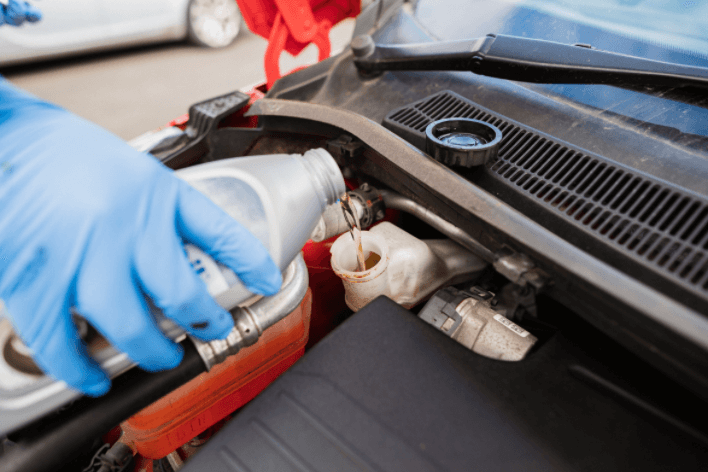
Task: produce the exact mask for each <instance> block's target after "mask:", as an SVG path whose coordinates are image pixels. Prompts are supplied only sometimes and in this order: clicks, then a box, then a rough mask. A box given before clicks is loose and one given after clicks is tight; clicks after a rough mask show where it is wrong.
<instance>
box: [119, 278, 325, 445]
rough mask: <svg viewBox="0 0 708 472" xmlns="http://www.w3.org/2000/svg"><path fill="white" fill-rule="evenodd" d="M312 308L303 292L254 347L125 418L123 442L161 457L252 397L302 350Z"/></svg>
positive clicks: (294, 359)
mask: <svg viewBox="0 0 708 472" xmlns="http://www.w3.org/2000/svg"><path fill="white" fill-rule="evenodd" d="M311 307H312V292H311V290H308V291H307V294H306V295H305V298H304V299H303V301H302V303H301V304H300V306H299V307H298V308H297V309H296V310H295V311H293V312H292V313H290V314H289V315H288V316H286V317H285V318H283V319H282V320H280V321H279V322H278V323H276V324H275V325H273V326H272V327H271V328H270V329H268V330H266V331H264V332H263V335H262V336H261V338H260V339H259V340H258V342H256V343H255V344H254V345H252V346H250V347H247V348H244V349H242V350H241V351H240V352H239V353H238V354H236V355H234V356H231V357H230V358H228V359H227V360H226V361H224V362H223V363H221V364H219V365H217V366H215V367H214V368H212V369H211V371H209V372H207V373H204V374H201V375H200V376H199V377H197V378H195V379H192V380H191V381H190V382H188V383H187V384H185V385H183V386H182V387H180V388H178V389H177V390H175V391H173V392H172V393H170V394H169V395H166V396H164V397H163V398H161V399H160V400H158V401H156V402H155V403H153V404H152V405H150V406H148V407H147V408H144V409H143V410H142V411H140V412H138V413H137V414H135V415H133V416H132V417H131V418H129V419H128V420H126V421H124V422H123V423H122V424H121V428H122V429H123V433H124V436H123V439H122V441H123V442H125V443H127V444H129V445H131V447H132V448H133V449H134V450H135V451H137V452H138V453H139V454H141V455H143V456H145V457H148V458H152V459H160V458H162V457H165V456H166V455H167V454H169V453H170V452H172V451H174V450H175V449H177V448H178V447H180V446H181V445H183V444H184V443H186V442H187V441H189V440H190V439H192V438H194V437H195V436H197V435H198V434H200V433H202V432H203V431H205V430H206V429H207V428H209V427H210V426H212V425H214V424H216V423H217V422H218V421H220V420H222V419H223V418H225V417H226V416H227V415H229V414H230V413H233V412H234V411H235V410H237V409H238V408H240V407H242V406H243V405H244V404H246V403H247V402H249V401H250V400H252V399H253V398H254V397H255V396H256V395H258V394H259V393H260V392H261V391H262V390H263V389H264V388H265V387H267V386H268V385H269V384H270V383H271V382H272V381H273V380H275V379H276V378H277V377H278V376H279V375H280V374H282V373H283V372H285V370H286V369H288V367H290V366H291V365H292V364H294V363H295V361H296V360H297V359H299V358H300V357H301V356H302V355H303V353H304V352H305V345H306V344H307V339H308V335H309V329H310V314H311Z"/></svg>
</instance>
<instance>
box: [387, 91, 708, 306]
mask: <svg viewBox="0 0 708 472" xmlns="http://www.w3.org/2000/svg"><path fill="white" fill-rule="evenodd" d="M452 117H461V118H462V117H464V118H473V119H477V120H481V121H485V122H488V123H491V124H493V125H494V126H496V127H498V128H499V129H500V130H501V131H502V134H503V138H502V142H501V145H500V148H499V156H498V158H497V160H496V161H494V162H491V163H489V165H488V167H489V169H490V170H491V171H492V172H493V173H495V174H497V175H498V176H499V177H501V178H502V179H504V180H506V181H508V182H510V183H513V184H514V185H516V186H517V187H518V188H519V189H521V190H522V191H523V192H525V193H526V194H527V195H529V196H531V197H533V198H535V199H537V201H538V202H539V203H541V204H542V205H545V206H547V207H550V208H552V209H553V210H554V211H557V212H558V213H560V214H561V215H562V216H563V217H565V218H567V219H569V220H571V221H573V222H574V223H576V224H580V225H583V226H584V227H585V228H586V229H587V230H589V231H592V232H595V233H596V234H597V235H598V236H600V237H602V238H604V239H605V241H606V242H607V243H608V244H610V245H613V246H616V247H617V249H618V250H620V251H622V252H630V253H631V254H632V255H633V256H635V257H638V258H640V259H641V260H642V261H643V262H644V263H645V264H649V265H652V266H654V267H655V269H658V270H659V271H660V272H662V273H664V274H665V275H667V276H668V277H670V278H672V279H674V280H675V281H676V282H678V283H680V284H681V285H684V286H689V288H691V289H693V290H698V291H700V292H705V291H707V290H708V205H707V204H706V202H705V201H703V200H699V199H697V198H695V197H693V196H690V195H688V194H686V193H683V192H681V191H680V190H678V189H675V188H672V187H669V186H667V185H666V184H664V183H659V182H657V181H654V180H652V179H650V178H647V177H646V176H643V175H639V174H638V173H634V172H632V171H630V170H628V169H626V168H623V167H622V168H620V167H619V166H617V165H616V164H614V163H612V162H610V161H607V160H604V159H602V158H600V157H598V156H590V155H588V154H585V153H583V152H580V151H578V150H573V149H570V148H568V147H567V146H565V145H563V144H560V143H558V142H555V141H553V140H552V139H549V138H547V137H544V136H541V135H540V134H538V133H535V132H533V131H531V130H528V129H524V128H522V127H520V126H519V125H517V124H514V123H511V122H509V121H508V120H506V119H502V118H500V117H498V116H494V115H493V114H491V113H490V112H488V111H484V110H481V109H480V108H478V107H476V106H474V105H473V104H471V103H470V102H469V101H467V100H466V99H465V98H463V97H460V96H459V95H457V94H455V93H453V92H449V91H446V92H441V93H438V94H435V95H433V96H430V97H428V98H426V99H423V100H421V101H419V102H416V103H414V104H411V105H409V106H408V107H405V108H401V109H398V110H394V111H393V112H392V113H391V114H390V115H389V116H388V117H386V119H385V120H384V125H385V126H386V127H388V128H389V129H392V130H393V131H394V132H396V133H398V134H399V135H401V136H402V137H404V138H406V139H408V140H409V141H411V142H412V143H413V144H414V145H416V146H418V147H420V148H421V149H424V145H425V128H426V127H427V125H428V124H430V123H431V122H432V121H435V120H438V119H441V118H452Z"/></svg>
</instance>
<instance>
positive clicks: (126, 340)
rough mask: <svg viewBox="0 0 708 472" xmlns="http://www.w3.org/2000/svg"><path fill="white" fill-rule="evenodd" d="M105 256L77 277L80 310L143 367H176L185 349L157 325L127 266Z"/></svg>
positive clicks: (158, 368)
mask: <svg viewBox="0 0 708 472" xmlns="http://www.w3.org/2000/svg"><path fill="white" fill-rule="evenodd" d="M124 256H126V255H124ZM105 259H109V257H106V258H105ZM105 259H104V260H98V261H96V262H95V263H94V264H93V265H89V267H87V268H85V269H84V270H83V271H82V272H81V274H80V276H79V281H78V284H77V299H78V303H77V309H78V311H79V313H81V315H82V316H84V317H85V318H86V319H87V320H89V321H90V322H91V324H92V325H93V326H94V327H95V328H96V329H97V330H98V331H99V332H100V333H101V334H103V336H104V337H106V339H108V341H110V343H111V344H113V345H114V346H115V347H116V348H117V349H118V350H120V351H122V352H124V353H126V354H127V355H128V357H130V358H131V359H132V360H133V361H134V362H135V363H137V364H138V365H139V366H140V367H141V368H143V369H144V370H147V371H151V372H154V371H159V370H168V369H172V368H174V367H177V365H179V363H180V361H181V360H182V356H183V354H184V352H183V350H182V348H181V346H179V345H178V344H176V343H174V342H173V341H172V340H170V339H167V338H166V337H165V335H164V334H163V333H162V331H160V329H159V328H158V327H157V324H156V322H155V319H154V318H153V316H152V315H151V314H150V312H149V311H148V307H147V302H146V300H145V296H144V295H143V293H142V292H141V291H140V289H139V285H138V283H137V281H136V280H134V279H133V277H132V275H131V272H130V269H129V268H128V267H122V266H121V265H120V264H118V263H111V262H110V260H105ZM126 259H127V257H126ZM127 264H129V263H128V262H127V261H126V265H127Z"/></svg>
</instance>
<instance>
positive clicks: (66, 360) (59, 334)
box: [29, 305, 111, 397]
mask: <svg viewBox="0 0 708 472" xmlns="http://www.w3.org/2000/svg"><path fill="white" fill-rule="evenodd" d="M57 311H58V312H57V313H51V314H47V316H45V317H44V319H46V320H48V322H51V326H47V327H46V328H45V332H46V333H48V336H41V337H39V338H38V339H36V340H35V342H33V343H29V347H30V348H31V349H32V350H33V351H34V360H35V362H36V363H37V365H38V366H39V367H40V368H41V369H42V370H43V371H44V372H45V373H47V374H48V375H50V376H52V377H54V378H56V379H58V380H63V381H64V382H66V383H67V384H68V385H69V386H70V387H72V388H75V389H76V390H79V391H81V392H82V393H84V394H85V395H89V396H92V397H97V396H100V395H103V394H105V393H106V392H108V390H109V389H110V388H111V381H110V380H109V379H108V377H107V376H106V374H105V373H104V372H103V370H102V369H101V368H100V367H99V365H98V364H97V363H96V361H94V360H93V359H92V358H91V357H90V356H89V355H88V352H87V351H86V347H85V346H84V343H83V341H82V340H81V338H80V337H79V333H78V331H77V329H76V325H74V323H73V322H72V320H71V315H70V314H69V307H68V305H61V306H58V307H57ZM47 328H48V329H47Z"/></svg>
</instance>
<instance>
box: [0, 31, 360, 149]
mask: <svg viewBox="0 0 708 472" xmlns="http://www.w3.org/2000/svg"><path fill="white" fill-rule="evenodd" d="M353 29H354V21H353V20H347V21H344V22H342V23H340V24H339V25H337V26H336V27H335V28H334V29H333V30H332V33H331V35H330V38H331V40H332V50H333V52H337V51H338V50H341V49H342V48H344V47H346V45H347V44H348V43H349V40H350V39H351V34H352V31H353ZM266 47H267V42H266V41H265V40H264V39H263V38H260V37H258V36H256V35H254V34H252V33H251V32H250V31H248V30H247V29H246V27H245V26H244V27H243V28H242V32H241V34H240V35H239V37H238V38H237V39H236V41H235V42H234V44H232V45H231V46H229V47H227V48H224V49H216V50H214V49H204V48H199V47H196V46H192V45H189V44H186V43H171V44H162V45H156V46H145V47H140V48H131V49H123V50H119V51H113V52H107V53H100V54H92V55H88V56H87V55H84V56H79V57H73V58H70V59H62V60H56V61H45V62H42V63H38V64H30V65H25V66H16V67H12V68H5V69H0V73H2V74H3V75H4V76H5V77H6V78H7V79H8V80H10V81H11V82H12V83H14V84H15V85H17V86H19V87H21V88H23V89H25V90H27V91H29V92H31V93H33V94H35V95H37V96H39V97H41V98H43V99H45V100H48V101H50V102H53V103H56V104H58V105H60V106H62V107H64V108H66V109H68V110H70V111H72V112H74V113H76V114H77V115H79V116H82V117H84V118H87V119H89V120H91V121H93V122H94V123H97V124H99V125H101V126H103V127H104V128H106V129H108V130H109V131H111V132H113V133H115V134H117V135H118V136H120V137H121V138H123V139H126V140H130V139H132V138H134V137H136V136H138V135H140V134H143V133H144V132H146V131H149V130H152V129H155V128H158V127H160V126H162V125H164V124H165V123H167V122H169V121H171V120H172V119H174V118H176V117H177V116H180V115H182V114H184V113H186V112H187V110H188V108H189V106H190V105H191V104H192V103H195V102H198V101H201V100H205V99H207V98H211V97H214V96H217V95H221V94H224V93H228V92H231V91H233V90H239V89H243V88H245V87H248V86H250V85H254V84H256V83H260V82H263V81H265V72H264V69H263V56H264V54H265V50H266ZM316 59H317V49H316V48H315V46H314V45H310V46H308V48H307V49H305V50H304V51H303V52H302V53H301V54H300V55H298V56H297V57H296V58H293V57H292V56H290V55H289V54H287V53H284V54H283V57H281V61H280V66H281V71H289V70H292V69H293V68H295V67H298V66H301V65H305V64H309V63H313V62H315V61H316Z"/></svg>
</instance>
